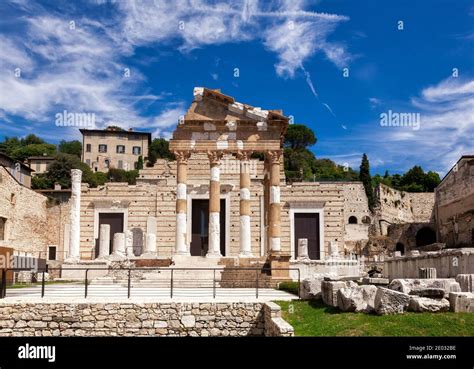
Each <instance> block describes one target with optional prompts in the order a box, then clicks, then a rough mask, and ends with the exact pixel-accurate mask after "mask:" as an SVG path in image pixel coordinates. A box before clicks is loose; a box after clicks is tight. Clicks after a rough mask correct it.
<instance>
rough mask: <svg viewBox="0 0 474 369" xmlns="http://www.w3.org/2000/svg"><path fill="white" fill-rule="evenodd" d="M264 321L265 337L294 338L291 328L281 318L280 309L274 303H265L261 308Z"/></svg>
mask: <svg viewBox="0 0 474 369" xmlns="http://www.w3.org/2000/svg"><path fill="white" fill-rule="evenodd" d="M263 314H264V319H265V336H267V337H290V336H294V335H295V333H294V330H293V327H292V326H291V325H290V324H289V323H288V322H287V321H286V320H284V319H283V318H282V317H281V308H280V306H279V305H277V304H275V303H274V302H267V303H265V305H264V306H263Z"/></svg>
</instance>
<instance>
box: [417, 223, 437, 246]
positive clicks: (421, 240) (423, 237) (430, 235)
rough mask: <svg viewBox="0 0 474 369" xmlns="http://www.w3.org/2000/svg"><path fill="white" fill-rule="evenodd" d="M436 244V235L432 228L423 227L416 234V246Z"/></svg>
mask: <svg viewBox="0 0 474 369" xmlns="http://www.w3.org/2000/svg"><path fill="white" fill-rule="evenodd" d="M435 242H436V233H435V231H433V230H432V229H431V228H430V227H423V228H421V229H420V230H419V231H418V232H417V233H416V246H425V245H431V244H432V243H435Z"/></svg>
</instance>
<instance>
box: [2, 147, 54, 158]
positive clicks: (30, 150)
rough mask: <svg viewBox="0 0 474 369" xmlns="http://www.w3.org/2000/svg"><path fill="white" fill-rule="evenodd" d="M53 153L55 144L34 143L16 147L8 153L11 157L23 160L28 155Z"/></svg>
mask: <svg viewBox="0 0 474 369" xmlns="http://www.w3.org/2000/svg"><path fill="white" fill-rule="evenodd" d="M55 153H56V145H53V144H48V143H36V144H28V145H26V146H20V147H17V148H15V149H14V150H13V151H12V152H11V153H10V156H11V157H12V158H13V159H16V160H20V161H24V160H26V159H27V158H28V157H30V156H52V155H54V154H55Z"/></svg>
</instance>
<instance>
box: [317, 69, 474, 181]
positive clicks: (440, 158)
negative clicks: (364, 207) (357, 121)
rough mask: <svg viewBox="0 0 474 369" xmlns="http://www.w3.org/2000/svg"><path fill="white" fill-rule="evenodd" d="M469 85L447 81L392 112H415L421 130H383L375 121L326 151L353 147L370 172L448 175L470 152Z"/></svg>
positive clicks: (473, 95)
mask: <svg viewBox="0 0 474 369" xmlns="http://www.w3.org/2000/svg"><path fill="white" fill-rule="evenodd" d="M473 86H474V80H467V79H461V78H450V79H446V80H443V81H440V82H439V83H437V84H435V85H432V86H428V87H426V88H424V89H423V90H421V91H420V93H419V96H417V97H415V98H412V99H411V101H410V102H409V104H408V105H407V104H403V106H392V107H391V108H390V109H391V110H392V111H394V112H398V113H411V112H417V113H419V114H420V117H421V119H420V120H421V122H420V129H419V130H413V129H412V128H411V127H381V126H380V122H379V121H378V120H377V121H373V122H371V123H369V124H366V125H364V126H362V127H359V128H357V129H356V130H355V131H354V132H352V133H351V135H350V137H344V138H341V139H337V140H335V141H333V142H331V143H330V144H329V143H328V142H326V143H325V144H326V146H327V147H328V148H329V149H330V148H331V147H344V146H345V145H348V143H349V142H350V145H354V144H356V143H357V145H358V146H359V147H361V149H362V150H364V151H366V152H367V154H368V156H369V159H370V163H371V166H372V167H373V168H377V167H380V168H382V169H389V170H392V168H397V169H401V170H407V169H409V168H411V167H412V166H413V165H415V164H422V166H423V168H424V169H425V170H434V171H437V172H440V173H443V172H446V171H447V170H449V169H450V168H451V167H452V165H453V164H454V163H455V162H456V161H457V160H458V159H459V157H460V156H461V155H463V154H473V153H474V89H473ZM385 105H387V103H385ZM323 145H324V144H323ZM323 145H322V146H323ZM329 156H331V155H329Z"/></svg>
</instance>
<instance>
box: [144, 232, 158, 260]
mask: <svg viewBox="0 0 474 369" xmlns="http://www.w3.org/2000/svg"><path fill="white" fill-rule="evenodd" d="M145 254H146V255H147V256H150V255H156V235H155V234H153V233H147V235H146V247H145Z"/></svg>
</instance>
